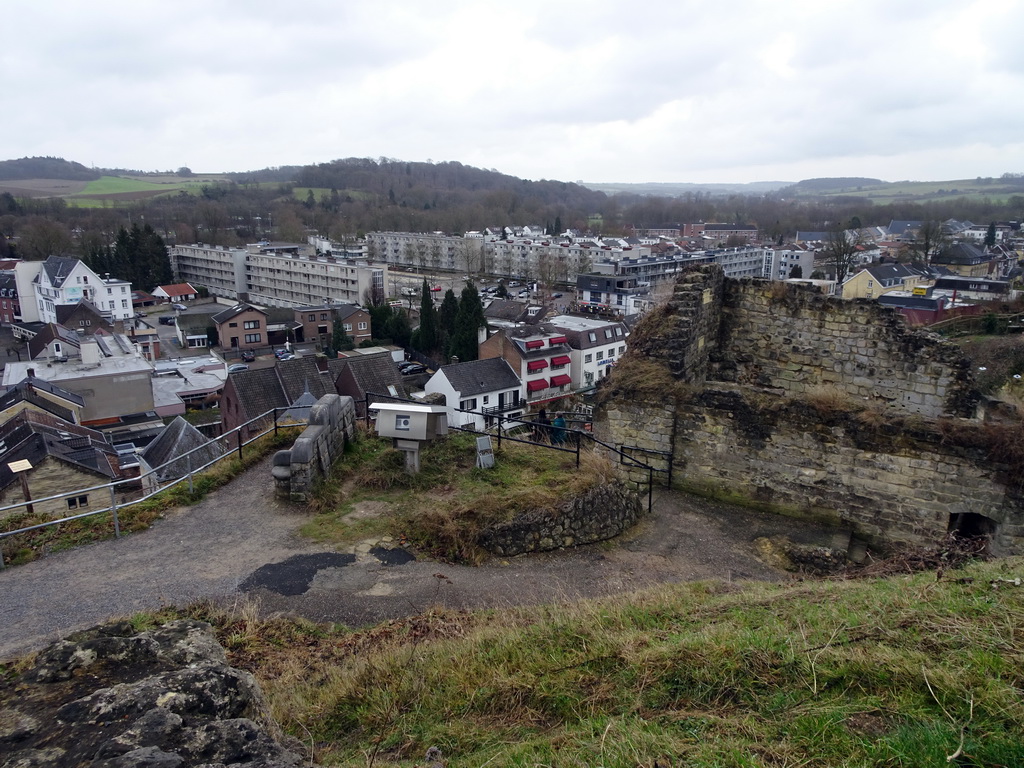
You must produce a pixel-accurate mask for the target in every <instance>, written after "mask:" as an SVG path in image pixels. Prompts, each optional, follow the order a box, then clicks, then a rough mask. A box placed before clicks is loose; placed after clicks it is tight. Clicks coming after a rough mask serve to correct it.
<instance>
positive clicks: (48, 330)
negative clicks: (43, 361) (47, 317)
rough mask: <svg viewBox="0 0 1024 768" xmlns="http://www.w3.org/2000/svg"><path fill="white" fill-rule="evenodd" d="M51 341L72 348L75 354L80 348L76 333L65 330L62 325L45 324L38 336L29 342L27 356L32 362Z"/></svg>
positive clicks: (79, 338)
mask: <svg viewBox="0 0 1024 768" xmlns="http://www.w3.org/2000/svg"><path fill="white" fill-rule="evenodd" d="M51 341H60V342H61V343H62V344H67V345H68V346H70V347H73V348H74V349H75V351H76V352H77V351H78V350H80V349H81V347H82V338H81V337H80V336H79V335H78V333H76V332H75V331H73V330H71V329H70V328H65V327H64V326H63V325H58V324H56V323H47V324H46V325H45V326H43V329H42V330H41V331H40V332H39V333H38V334H36V335H35V336H33V337H32V338H31V339H30V340H29V342H28V356H29V357H30V358H31V359H32V360H36V359H38V357H39V355H41V354H42V353H43V350H44V349H46V346H47V345H48V344H49V343H50V342H51Z"/></svg>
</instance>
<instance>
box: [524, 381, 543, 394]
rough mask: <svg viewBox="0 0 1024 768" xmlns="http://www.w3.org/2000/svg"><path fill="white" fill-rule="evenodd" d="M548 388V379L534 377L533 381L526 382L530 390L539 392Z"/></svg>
mask: <svg viewBox="0 0 1024 768" xmlns="http://www.w3.org/2000/svg"><path fill="white" fill-rule="evenodd" d="M547 388H548V380H547V379H534V380H533V381H528V382H526V389H527V391H528V392H538V391H540V390H542V389H547Z"/></svg>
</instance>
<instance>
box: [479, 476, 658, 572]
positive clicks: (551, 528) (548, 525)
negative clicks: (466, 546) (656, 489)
mask: <svg viewBox="0 0 1024 768" xmlns="http://www.w3.org/2000/svg"><path fill="white" fill-rule="evenodd" d="M644 479H645V480H646V474H645V477H644ZM644 511H645V507H644V506H643V505H642V504H641V502H640V497H639V496H638V495H637V493H636V491H634V490H631V489H630V488H629V487H627V485H626V484H625V483H622V482H612V483H607V484H604V485H599V486H597V487H595V488H592V489H591V490H590V491H587V492H586V493H585V494H583V495H582V496H578V497H577V498H575V499H572V500H571V501H568V502H566V503H565V504H563V505H562V506H561V507H559V508H557V509H537V510H533V511H531V512H527V513H526V514H524V515H520V516H519V517H517V518H515V519H514V520H510V521H509V522H507V523H502V524H500V525H496V526H493V527H491V528H489V529H488V530H486V531H484V533H483V534H482V535H481V537H480V545H481V546H482V547H483V548H484V549H486V550H487V551H488V552H491V553H492V554H495V555H501V556H511V555H520V554H523V553H525V552H544V551H548V550H552V549H559V548H561V547H573V546H578V545H580V544H592V543H594V542H595V541H605V540H607V539H610V538H612V537H614V536H617V535H619V534H620V533H622V532H623V531H624V530H626V529H627V528H630V527H631V526H633V525H634V524H635V523H636V522H637V520H638V519H639V518H640V516H641V515H642V514H643V513H644Z"/></svg>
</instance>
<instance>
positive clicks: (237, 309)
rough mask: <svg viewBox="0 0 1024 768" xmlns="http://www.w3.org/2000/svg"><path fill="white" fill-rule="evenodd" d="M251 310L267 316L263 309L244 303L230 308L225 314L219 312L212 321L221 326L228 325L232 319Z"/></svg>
mask: <svg viewBox="0 0 1024 768" xmlns="http://www.w3.org/2000/svg"><path fill="white" fill-rule="evenodd" d="M250 309H251V310H254V311H256V312H259V313H260V314H261V315H264V316H266V314H267V313H266V312H264V311H263V310H262V309H260V308H258V307H254V306H253V305H252V304H246V303H245V302H244V301H243V302H240V303H238V304H235V306H233V307H230V308H229V309H225V310H224V311H223V312H218V313H217V314H215V315H214V316H213V317H212V319H213V322H215V323H217V324H218V325H219V324H220V323H226V322H227V321H228V320H230V319H231V318H232V317H238V316H239V315H240V314H242V313H243V312H247V311H248V310H250Z"/></svg>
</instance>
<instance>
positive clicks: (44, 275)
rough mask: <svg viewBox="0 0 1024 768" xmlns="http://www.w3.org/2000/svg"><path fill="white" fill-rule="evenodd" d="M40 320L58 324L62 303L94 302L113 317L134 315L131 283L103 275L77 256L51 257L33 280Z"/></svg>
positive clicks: (113, 318)
mask: <svg viewBox="0 0 1024 768" xmlns="http://www.w3.org/2000/svg"><path fill="white" fill-rule="evenodd" d="M33 287H34V290H35V301H36V308H37V309H38V311H39V321H40V322H43V323H56V322H57V310H56V308H57V307H59V306H67V305H73V304H78V302H80V301H83V300H84V301H88V302H90V303H92V304H93V305H94V306H95V307H96V308H97V309H99V311H100V312H101V313H102V314H103V315H105V316H109V317H110V319H111V320H127V319H128V318H130V317H133V316H134V314H135V310H134V309H133V307H132V284H131V283H129V282H128V281H127V280H118V279H116V278H109V277H108V278H101V277H100V276H99V275H97V274H96V273H95V272H93V271H92V270H91V269H89V267H88V266H86V265H85V264H84V263H83V262H81V261H79V260H78V259H69V258H66V257H64V256H50V257H49V258H48V259H46V261H44V262H43V264H42V269H40V270H39V274H38V275H37V276H36V278H35V279H34V280H33Z"/></svg>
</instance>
